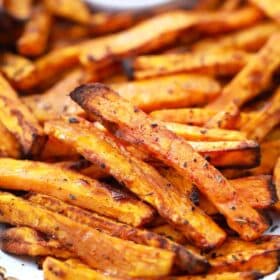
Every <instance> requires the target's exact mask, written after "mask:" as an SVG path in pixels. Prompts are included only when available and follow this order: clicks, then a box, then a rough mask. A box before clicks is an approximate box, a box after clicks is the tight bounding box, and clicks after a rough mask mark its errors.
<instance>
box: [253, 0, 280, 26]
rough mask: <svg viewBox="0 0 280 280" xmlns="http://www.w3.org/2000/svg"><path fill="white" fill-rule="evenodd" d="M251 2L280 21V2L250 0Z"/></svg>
mask: <svg viewBox="0 0 280 280" xmlns="http://www.w3.org/2000/svg"><path fill="white" fill-rule="evenodd" d="M250 2H251V3H252V4H254V5H256V6H258V7H259V8H260V9H261V10H263V11H264V13H265V14H267V15H268V16H269V17H271V18H272V19H274V20H276V21H277V22H280V16H279V15H280V3H279V2H278V1H274V0H250Z"/></svg>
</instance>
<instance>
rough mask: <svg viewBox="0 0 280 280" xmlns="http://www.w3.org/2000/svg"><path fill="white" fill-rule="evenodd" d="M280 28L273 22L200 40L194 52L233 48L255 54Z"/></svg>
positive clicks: (194, 47) (193, 48) (193, 47)
mask: <svg viewBox="0 0 280 280" xmlns="http://www.w3.org/2000/svg"><path fill="white" fill-rule="evenodd" d="M279 28H280V27H279V25H278V24H276V23H273V22H264V23H260V24H258V25H256V26H252V27H250V28H248V29H245V30H240V31H236V32H234V33H232V34H228V35H223V36H221V37H218V38H214V39H212V38H211V39H204V40H200V41H199V42H198V43H195V44H194V45H193V46H192V50H194V51H209V50H212V49H222V48H233V49H241V50H245V51H250V52H252V51H253V52H254V51H257V50H259V49H260V48H261V47H262V46H263V45H264V44H265V43H266V41H267V40H268V39H269V37H270V36H271V35H272V34H273V33H275V32H277V31H278V30H279Z"/></svg>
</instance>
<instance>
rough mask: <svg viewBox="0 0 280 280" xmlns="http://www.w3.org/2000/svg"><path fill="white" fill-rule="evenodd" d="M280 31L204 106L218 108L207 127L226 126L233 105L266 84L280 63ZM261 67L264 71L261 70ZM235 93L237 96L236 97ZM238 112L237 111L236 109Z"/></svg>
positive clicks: (241, 103) (247, 99)
mask: <svg viewBox="0 0 280 280" xmlns="http://www.w3.org/2000/svg"><path fill="white" fill-rule="evenodd" d="M279 40H280V33H275V34H274V35H272V36H271V37H270V39H269V40H268V42H267V43H266V44H265V45H264V46H263V47H262V48H261V50H260V51H259V52H258V53H257V54H256V56H255V57H254V59H251V60H250V61H249V62H248V64H247V65H246V67H244V68H243V69H242V70H241V71H240V73H238V74H237V76H236V77H235V78H234V79H233V80H232V81H231V82H230V83H229V84H228V85H227V86H226V87H225V88H224V90H223V92H222V95H221V96H219V97H218V98H217V99H216V100H215V101H214V102H212V103H210V105H209V106H207V107H208V108H210V109H214V110H217V111H218V110H222V111H221V113H217V115H216V116H214V117H213V118H212V119H210V121H209V122H208V124H207V126H208V127H227V126H228V123H229V122H230V121H231V118H229V120H228V121H226V120H225V116H231V115H233V116H235V115H236V112H235V106H236V108H237V109H239V108H240V107H241V106H242V105H244V103H245V102H247V101H249V100H251V99H252V98H254V97H255V96H257V95H258V94H260V93H261V92H262V91H263V90H264V89H266V88H267V87H268V86H269V83H270V80H271V77H272V75H273V73H274V71H275V70H276V69H277V68H278V67H279V65H280V45H279V44H278V42H279ZM264 68H265V71H263V69H264ZM236 92H238V96H236ZM237 113H238V112H237Z"/></svg>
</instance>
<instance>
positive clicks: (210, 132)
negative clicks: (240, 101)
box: [163, 122, 247, 141]
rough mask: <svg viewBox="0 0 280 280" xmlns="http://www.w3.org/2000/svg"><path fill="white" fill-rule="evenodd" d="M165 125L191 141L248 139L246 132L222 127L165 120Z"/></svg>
mask: <svg viewBox="0 0 280 280" xmlns="http://www.w3.org/2000/svg"><path fill="white" fill-rule="evenodd" d="M163 124H164V125H165V127H166V128H167V129H168V130H170V131H172V132H174V133H175V134H177V135H179V136H181V137H183V138H185V139H186V140H190V141H234V140H236V141H238V140H246V139H247V138H246V135H245V133H242V132H240V131H236V130H228V129H221V128H212V129H207V128H201V127H198V126H191V125H186V124H180V123H171V122H163Z"/></svg>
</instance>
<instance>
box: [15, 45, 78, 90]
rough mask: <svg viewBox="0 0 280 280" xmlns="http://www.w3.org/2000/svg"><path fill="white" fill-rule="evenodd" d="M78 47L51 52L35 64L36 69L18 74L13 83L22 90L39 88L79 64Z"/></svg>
mask: <svg viewBox="0 0 280 280" xmlns="http://www.w3.org/2000/svg"><path fill="white" fill-rule="evenodd" d="M79 52H80V49H79V47H78V46H76V45H74V46H68V47H65V48H61V49H57V50H54V51H51V52H49V53H48V54H46V55H44V56H42V57H40V58H39V59H38V60H36V61H35V62H34V69H28V71H27V70H25V71H22V72H20V73H18V74H17V75H16V76H15V80H13V81H12V82H13V83H14V84H15V86H16V87H17V88H19V89H22V90H27V89H30V88H33V87H36V86H39V85H40V84H41V83H42V82H45V81H48V79H50V78H53V77H55V76H57V75H58V74H60V73H61V72H62V71H65V70H68V69H69V68H70V67H72V66H75V65H77V64H78V54H79Z"/></svg>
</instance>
